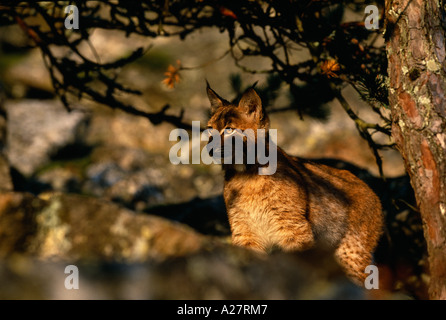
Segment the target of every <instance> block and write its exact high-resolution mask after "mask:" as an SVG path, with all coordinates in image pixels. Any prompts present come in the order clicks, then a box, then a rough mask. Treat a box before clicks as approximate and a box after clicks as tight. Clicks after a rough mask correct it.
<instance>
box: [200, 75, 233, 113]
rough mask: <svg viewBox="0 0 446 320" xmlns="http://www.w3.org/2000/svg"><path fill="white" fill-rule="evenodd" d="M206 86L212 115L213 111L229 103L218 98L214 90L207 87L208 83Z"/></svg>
mask: <svg viewBox="0 0 446 320" xmlns="http://www.w3.org/2000/svg"><path fill="white" fill-rule="evenodd" d="M206 84H207V87H206V91H207V94H208V97H209V101H210V102H211V112H212V113H214V112H215V110H217V109H218V108H220V107H223V106H225V105H228V104H229V102H227V101H226V100H225V99H223V98H222V97H220V96H219V95H218V94H217V93H216V92H215V91H214V90H212V89H211V87H210V86H209V82H207V81H206Z"/></svg>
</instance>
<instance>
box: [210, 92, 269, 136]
mask: <svg viewBox="0 0 446 320" xmlns="http://www.w3.org/2000/svg"><path fill="white" fill-rule="evenodd" d="M207 94H208V97H209V101H210V102H211V114H212V115H211V119H210V120H209V122H208V127H209V128H213V129H216V130H218V132H220V134H222V133H223V132H224V130H225V129H229V130H231V129H240V130H243V131H244V130H246V129H253V130H254V131H256V130H257V129H266V130H268V129H269V118H268V115H267V114H266V113H265V112H264V110H263V107H262V101H261V100H260V97H259V96H258V94H257V93H256V92H255V90H254V89H253V88H249V89H248V90H246V91H245V93H244V94H243V95H242V97H241V99H240V102H239V103H238V105H235V104H232V103H230V102H228V101H226V100H225V99H223V98H221V97H220V96H219V95H218V94H217V93H215V91H214V90H212V89H211V87H209V84H208V86H207Z"/></svg>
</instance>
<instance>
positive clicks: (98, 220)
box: [0, 192, 205, 262]
mask: <svg viewBox="0 0 446 320" xmlns="http://www.w3.org/2000/svg"><path fill="white" fill-rule="evenodd" d="M204 240H205V238H204V237H203V236H201V235H200V234H198V233H196V232H195V231H193V230H192V229H191V228H188V227H186V226H184V225H180V224H176V223H173V222H170V221H168V220H166V219H163V218H161V217H156V216H150V215H144V214H137V213H134V212H132V211H130V210H127V209H124V208H121V207H119V206H118V205H116V204H113V203H110V202H107V201H102V200H98V199H95V198H91V197H85V196H79V195H64V194H56V195H51V196H49V198H48V200H43V199H41V198H36V197H34V196H32V195H30V194H27V193H12V192H10V193H4V194H1V195H0V257H7V256H9V255H11V254H13V253H25V254H29V255H32V256H35V257H39V258H54V259H65V260H67V259H72V260H76V259H84V260H85V259H87V260H88V259H90V260H113V261H127V262H135V261H144V260H147V259H165V258H167V257H169V256H172V255H173V256H178V255H182V254H186V253H190V252H194V251H196V250H198V249H199V248H200V247H201V246H202V245H203V242H204Z"/></svg>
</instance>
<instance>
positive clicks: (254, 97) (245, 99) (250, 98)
mask: <svg viewBox="0 0 446 320" xmlns="http://www.w3.org/2000/svg"><path fill="white" fill-rule="evenodd" d="M238 106H239V108H240V109H242V110H243V111H244V112H245V113H246V114H248V115H249V114H252V113H254V112H255V115H256V116H258V119H259V120H260V119H262V117H263V110H262V100H260V97H259V95H258V94H257V92H255V90H254V89H253V88H249V89H248V90H246V91H245V93H244V94H243V96H242V98H241V99H240V102H239V104H238Z"/></svg>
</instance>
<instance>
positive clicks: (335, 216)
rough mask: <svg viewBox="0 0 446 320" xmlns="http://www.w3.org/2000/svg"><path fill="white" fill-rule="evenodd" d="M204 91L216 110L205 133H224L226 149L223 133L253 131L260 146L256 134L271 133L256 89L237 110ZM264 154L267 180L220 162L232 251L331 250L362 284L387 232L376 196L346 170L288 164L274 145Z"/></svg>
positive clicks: (246, 165) (254, 165) (255, 166)
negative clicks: (268, 163) (268, 161)
mask: <svg viewBox="0 0 446 320" xmlns="http://www.w3.org/2000/svg"><path fill="white" fill-rule="evenodd" d="M207 91H208V96H209V99H210V102H211V106H212V117H211V119H210V120H209V123H208V126H209V127H210V128H213V129H216V130H217V131H218V132H220V133H221V137H220V138H221V144H222V148H224V149H227V148H234V146H233V145H232V144H231V145H228V143H227V141H228V140H227V138H226V135H225V132H233V130H235V129H240V130H247V129H252V130H253V132H254V138H255V139H258V135H257V134H256V133H255V132H256V130H258V129H266V130H267V129H269V119H268V116H267V115H266V113H265V112H264V110H263V108H262V104H261V100H260V98H259V96H258V95H257V93H256V92H255V91H254V90H253V89H248V90H247V91H246V92H245V94H244V95H243V96H242V98H241V100H240V102H239V103H238V105H233V104H231V103H229V102H228V101H226V100H224V99H223V98H221V97H220V96H218V95H217V94H216V93H215V92H214V91H213V90H212V89H211V88H210V87H209V86H208V89H207ZM225 142H226V144H225ZM244 142H246V141H244ZM265 147H266V149H267V150H266V152H267V153H271V152H273V151H274V152H276V153H277V156H276V158H275V159H274V160H275V161H276V163H274V169H275V171H274V172H271V173H270V174H264V175H262V174H259V172H260V171H259V169H260V168H262V167H263V166H265V165H264V164H261V162H259V161H254V162H246V161H245V162H243V163H242V164H240V163H239V164H235V163H234V162H231V161H229V162H227V161H225V162H224V163H223V170H224V174H225V185H224V199H225V204H226V209H227V212H228V218H229V223H230V225H231V231H232V242H233V244H235V245H239V246H244V247H248V248H251V249H254V250H257V251H264V252H268V251H269V250H270V249H271V248H280V249H283V250H286V251H301V250H305V249H308V248H311V247H314V246H322V247H324V248H330V249H332V250H333V252H334V254H335V257H336V258H337V260H338V262H339V263H340V265H341V266H342V267H343V268H344V270H345V271H346V273H347V274H348V275H349V276H350V277H351V278H352V279H353V280H354V281H356V282H357V283H361V281H363V279H364V278H365V273H364V269H365V267H366V266H367V265H369V264H371V263H372V252H373V250H374V249H375V247H376V245H377V242H378V240H379V237H380V235H381V230H382V224H383V222H382V212H381V204H380V201H379V199H378V197H377V196H376V195H375V194H374V193H373V191H372V190H371V189H370V188H369V187H368V186H367V185H366V184H365V183H364V182H362V181H361V180H360V179H359V178H357V177H356V176H354V175H353V174H351V173H350V172H348V171H345V170H339V169H335V168H331V167H328V166H324V165H320V164H315V163H312V162H310V161H305V160H302V159H299V158H296V157H291V156H289V155H287V154H286V153H285V152H284V151H283V150H282V149H280V148H279V147H278V146H276V145H274V144H272V145H271V144H266V145H265ZM246 150H247V149H244V152H246ZM234 151H236V150H234ZM243 159H244V160H246V159H247V157H246V156H244V158H243ZM255 159H258V157H257V156H256V158H255ZM230 160H231V159H230ZM232 160H233V159H232Z"/></svg>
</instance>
